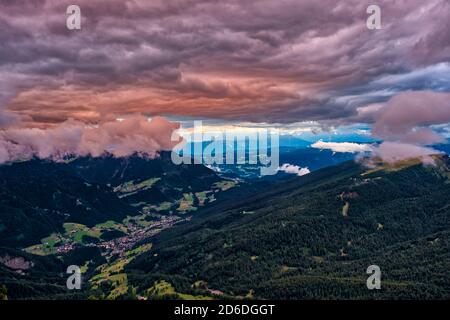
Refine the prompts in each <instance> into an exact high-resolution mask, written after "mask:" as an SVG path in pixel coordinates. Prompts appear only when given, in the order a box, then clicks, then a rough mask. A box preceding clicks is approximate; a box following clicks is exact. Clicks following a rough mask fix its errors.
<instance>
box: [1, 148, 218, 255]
mask: <svg viewBox="0 0 450 320" xmlns="http://www.w3.org/2000/svg"><path fill="white" fill-rule="evenodd" d="M221 181H223V180H222V179H220V178H219V177H218V176H217V175H216V174H215V173H214V172H213V171H212V170H210V169H208V168H206V167H204V166H202V165H182V166H176V165H174V164H173V163H172V162H171V160H170V154H168V153H164V154H162V155H161V157H160V158H156V159H145V158H141V157H138V156H134V157H129V158H120V159H119V158H113V157H104V158H77V159H73V160H72V161H67V162H64V163H55V162H51V161H45V160H31V161H25V162H16V163H12V164H7V165H1V166H0V246H10V247H23V246H27V245H31V244H35V243H36V242H39V241H40V239H42V238H43V237H45V236H48V235H50V234H51V233H53V232H63V231H64V229H63V224H64V223H68V222H70V223H78V224H82V225H86V226H88V227H92V226H94V225H96V224H98V223H101V222H105V221H108V220H113V221H118V222H119V221H122V220H123V219H124V218H126V217H127V216H133V215H136V214H138V213H139V212H141V210H142V209H143V208H147V209H148V208H149V205H158V204H160V203H167V204H166V207H167V208H170V204H172V203H174V202H175V201H179V202H180V201H181V200H182V199H183V197H184V196H185V194H186V195H191V194H193V193H195V192H197V191H204V190H210V189H212V186H213V185H214V183H219V182H221ZM193 197H194V196H192V195H191V198H193ZM180 199H181V200H180ZM191 202H193V200H192V201H191ZM190 204H191V203H190ZM177 205H178V204H177ZM186 206H187V205H186Z"/></svg>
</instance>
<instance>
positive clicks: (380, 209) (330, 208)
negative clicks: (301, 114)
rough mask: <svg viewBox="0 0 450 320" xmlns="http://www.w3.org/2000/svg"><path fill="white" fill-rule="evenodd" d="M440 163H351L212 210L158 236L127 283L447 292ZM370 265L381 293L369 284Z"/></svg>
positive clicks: (187, 289) (285, 292)
mask: <svg viewBox="0 0 450 320" xmlns="http://www.w3.org/2000/svg"><path fill="white" fill-rule="evenodd" d="M436 162H437V165H436V166H423V165H422V164H421V163H420V161H407V162H404V163H400V164H397V165H395V166H388V165H379V166H378V167H377V168H375V169H370V170H369V169H367V168H364V167H362V166H360V165H358V164H356V163H352V162H347V163H343V164H340V165H338V166H335V167H331V168H326V169H322V170H319V171H317V172H314V173H311V174H309V175H307V176H304V177H300V178H296V179H294V180H292V181H290V182H287V183H283V184H280V185H278V186H277V187H275V188H274V189H273V190H272V191H270V192H267V193H264V194H261V195H257V196H255V197H253V198H251V199H247V200H245V201H241V202H239V203H229V204H221V205H220V206H217V207H213V208H211V209H210V210H209V211H208V210H206V211H205V212H204V214H203V216H202V217H197V219H194V220H193V221H192V222H191V223H189V224H185V225H180V226H178V227H175V228H173V229H171V230H169V231H167V232H164V233H162V234H160V235H159V236H158V237H157V238H156V239H155V240H154V242H153V244H154V245H153V248H152V249H151V250H150V251H149V252H147V253H145V254H143V255H141V256H140V257H138V258H137V259H135V260H134V261H133V262H132V263H130V264H129V265H128V266H127V267H126V272H127V273H128V279H129V283H132V284H133V285H134V286H136V287H138V289H139V290H141V292H147V293H148V292H149V291H146V290H147V289H148V288H153V287H154V286H155V285H157V283H161V280H164V281H165V282H167V283H170V284H171V285H173V286H174V290H176V292H184V293H192V294H194V293H195V294H202V295H211V294H213V295H214V294H216V295H221V296H231V297H241V298H242V297H255V298H275V299H317V298H322V299H327V298H338V299H356V298H364V299H367V298H379V299H384V298H424V299H426V298H441V299H443V298H449V297H450V277H449V276H448V270H449V269H450V260H449V259H448V256H449V252H450V238H449V236H450V202H449V201H450V200H449V199H450V183H449V177H450V174H449V172H450V169H449V168H450V161H449V159H448V157H446V156H442V157H436ZM369 265H378V266H379V267H380V268H381V271H382V289H381V290H373V291H370V290H368V289H367V287H366V279H367V277H368V275H367V274H366V269H367V267H368V266H369ZM156 281H159V282H157V283H156ZM151 292H152V291H151Z"/></svg>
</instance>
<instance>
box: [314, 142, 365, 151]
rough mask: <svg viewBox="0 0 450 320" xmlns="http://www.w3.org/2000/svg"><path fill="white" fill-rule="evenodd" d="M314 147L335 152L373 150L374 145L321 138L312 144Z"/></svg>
mask: <svg viewBox="0 0 450 320" xmlns="http://www.w3.org/2000/svg"><path fill="white" fill-rule="evenodd" d="M311 147H312V148H316V149H322V150H323V149H328V150H331V151H333V152H349V153H356V152H370V151H372V146H371V145H370V144H363V143H354V142H325V141H323V140H319V141H317V142H315V143H313V144H312V145H311Z"/></svg>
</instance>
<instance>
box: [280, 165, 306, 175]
mask: <svg viewBox="0 0 450 320" xmlns="http://www.w3.org/2000/svg"><path fill="white" fill-rule="evenodd" d="M278 171H284V172H286V173H290V174H296V175H298V176H304V175H305V174H308V173H310V172H311V171H310V170H309V169H308V168H307V167H305V168H302V167H299V166H296V165H293V164H289V163H284V164H283V165H282V166H281V167H280V168H279V169H278Z"/></svg>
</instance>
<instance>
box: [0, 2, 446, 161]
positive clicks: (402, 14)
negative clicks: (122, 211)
mask: <svg viewBox="0 0 450 320" xmlns="http://www.w3.org/2000/svg"><path fill="white" fill-rule="evenodd" d="M374 3H376V4H377V5H379V6H380V8H381V17H382V20H381V22H382V29H380V30H369V29H368V28H367V27H366V20H367V18H368V16H369V15H368V14H367V12H366V9H367V7H368V6H369V5H370V4H374ZM70 4H76V5H78V6H79V7H80V8H81V17H82V24H81V26H82V28H81V30H68V29H67V27H66V19H67V15H66V8H67V7H68V5H70ZM449 34H450V2H449V1H447V0H429V1H423V0H379V1H365V0H346V1H335V0H321V1H317V0H277V1H274V0H258V1H235V0H222V1H211V0H208V1H203V0H183V1H174V0H161V1H159V0H158V1H157V0H96V1H92V0H70V1H66V0H1V1H0V157H1V153H2V151H1V150H2V148H3V155H4V157H7V155H6V154H7V153H8V154H11V152H12V151H11V150H12V149H11V148H13V147H14V146H12V145H11V143H13V144H14V143H17V141H18V140H21V141H22V140H27V139H28V138H29V137H30V132H32V133H37V135H38V136H39V135H41V136H42V135H46V137H48V136H49V135H50V134H45V133H44V132H53V131H54V130H61V128H60V127H61V126H62V127H63V128H64V127H67V126H72V127H73V126H78V127H79V128H80V129H79V131H83V129H81V128H85V127H86V126H90V128H91V127H92V126H99V125H100V127H101V128H109V127H108V125H105V124H108V123H110V122H112V123H113V124H111V126H120V125H119V124H115V123H114V122H116V119H118V118H120V119H128V118H131V119H134V120H132V121H138V122H139V120H136V119H137V118H136V117H139V116H143V117H157V116H161V117H164V119H167V121H168V122H179V120H180V119H198V120H202V119H203V120H206V121H209V123H212V124H213V125H214V126H216V127H217V126H228V125H230V124H232V125H235V126H248V127H254V126H256V127H260V126H263V127H264V126H265V127H277V128H281V129H283V130H285V132H290V133H297V134H299V133H300V134H301V132H309V133H310V132H316V131H324V132H328V131H330V130H335V131H336V130H339V128H355V132H356V130H361V128H366V127H367V126H369V127H370V128H373V130H371V134H372V135H373V138H375V139H381V140H383V141H390V142H394V143H401V144H408V145H414V146H421V147H425V146H428V145H432V144H434V143H442V142H443V141H444V139H445V138H447V137H448V133H449V132H450V131H449V129H448V128H449V126H448V123H450V102H449V101H450V37H449ZM158 119H159V118H158ZM158 121H163V120H161V119H160V120H158ZM170 126H174V127H176V126H177V125H176V124H170ZM24 130H27V131H24ZM30 130H32V131H30ZM33 130H34V131H33ZM39 130H41V131H39ZM48 130H53V131H48ZM119 131H120V130H119ZM144 131H145V130H144ZM24 132H26V134H27V137H28V138H27V139H25V138H23V136H24V135H26V134H25V133H24ZM108 132H109V133H108V134H107V135H108V138H105V139H106V140H105V141H109V140H108V139H113V140H114V139H116V138H117V137H116V135H115V133H114V134H112V133H111V131H108ZM112 132H116V130H115V129H114V130H112ZM133 134H135V135H137V136H139V134H138V133H133ZM18 136H20V139H19V138H17V137H18ZM88 136H89V135H88ZM48 139H49V140H48V141H47V142H48V143H50V144H51V143H52V141H53V140H51V139H50V138H48ZM77 139H79V141H82V140H83V139H85V138H83V137H82V134H80V135H79V136H78V138H77ZM155 139H156V138H155ZM63 140H64V139H63ZM131 140H132V139H131ZM153 140H154V139H153ZM83 141H84V140H83ZM102 143H103V142H102ZM160 144H162V145H167V143H166V142H164V143H160ZM2 145H3V146H2ZM102 145H103V144H102ZM156 145H159V144H156ZM28 148H37V147H36V145H34V146H31V147H30V146H28Z"/></svg>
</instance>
